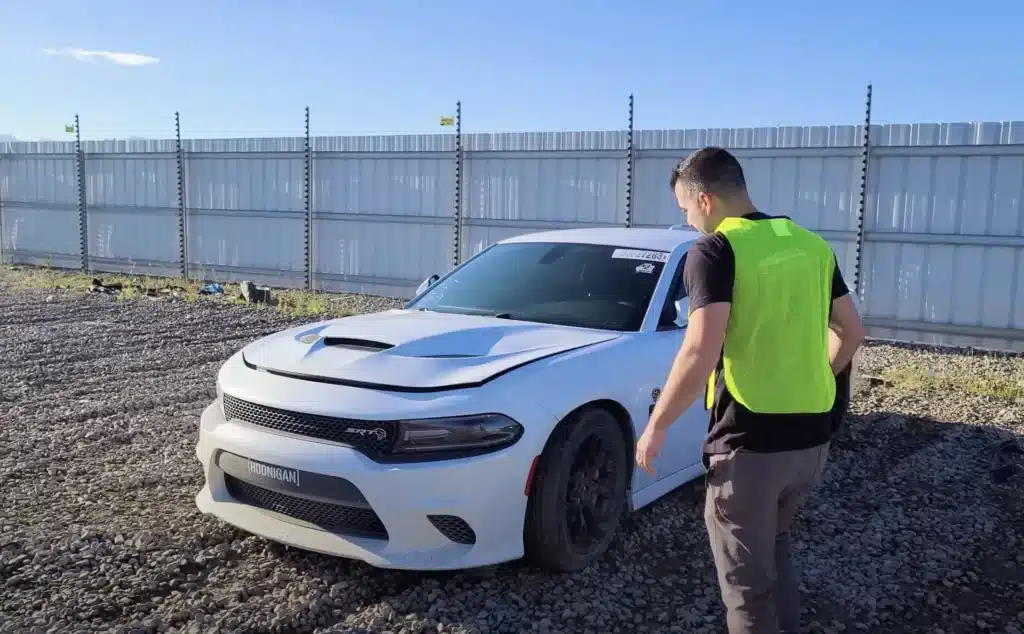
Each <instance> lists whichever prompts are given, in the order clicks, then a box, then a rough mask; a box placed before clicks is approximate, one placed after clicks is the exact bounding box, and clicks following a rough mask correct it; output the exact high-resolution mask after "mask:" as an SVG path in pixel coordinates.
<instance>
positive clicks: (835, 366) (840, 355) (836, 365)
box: [828, 294, 865, 376]
mask: <svg viewBox="0 0 1024 634" xmlns="http://www.w3.org/2000/svg"><path fill="white" fill-rule="evenodd" d="M864 336H865V332H864V325H863V324H862V323H861V320H860V315H859V314H857V307H856V306H855V305H854V303H853V298H852V297H851V296H850V295H849V294H846V295H843V296H842V297H839V298H837V299H835V300H833V302H832V315H831V318H830V320H829V337H828V356H829V362H830V363H831V365H832V374H834V375H836V376H838V375H839V373H840V372H842V371H843V370H845V369H846V368H847V367H848V366H849V365H850V363H851V362H852V361H853V357H854V355H855V354H857V349H858V348H860V345H861V343H863V341H864Z"/></svg>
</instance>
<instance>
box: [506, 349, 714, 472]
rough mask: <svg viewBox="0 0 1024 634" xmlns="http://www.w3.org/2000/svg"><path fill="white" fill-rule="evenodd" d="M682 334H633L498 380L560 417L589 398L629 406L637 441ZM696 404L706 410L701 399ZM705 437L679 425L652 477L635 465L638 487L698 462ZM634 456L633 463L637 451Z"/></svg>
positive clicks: (674, 428)
mask: <svg viewBox="0 0 1024 634" xmlns="http://www.w3.org/2000/svg"><path fill="white" fill-rule="evenodd" d="M681 337H682V331H667V332H656V333H643V332H641V333H630V334H628V335H625V336H623V337H621V338H619V339H616V340H614V341H608V342H604V343H599V344H596V345H594V346H588V347H587V348H584V349H582V350H577V351H572V352H568V353H565V354H561V355H558V356H557V357H554V358H551V359H544V360H541V361H537V362H535V363H532V364H530V365H528V366H526V367H524V368H522V369H520V370H518V371H516V372H514V373H512V374H510V375H508V376H507V377H503V378H502V379H499V381H498V382H500V383H501V385H502V387H503V388H504V389H508V390H509V391H513V392H515V393H518V394H521V395H522V396H523V397H524V398H531V399H535V400H536V402H537V404H538V405H539V406H541V407H543V408H544V409H545V410H546V411H548V412H549V413H550V414H551V415H552V416H553V417H554V418H556V419H558V420H561V419H563V418H564V417H565V416H567V415H568V414H569V413H570V412H572V411H573V410H575V409H577V408H579V407H580V406H581V405H583V404H585V403H590V402H594V401H601V400H611V401H614V402H616V403H618V404H619V405H621V406H622V407H623V408H625V409H626V412H627V413H628V415H629V418H630V422H631V424H632V428H633V429H632V434H633V441H634V443H635V441H636V439H637V438H638V437H639V435H640V433H642V432H643V429H644V426H645V425H646V424H647V421H648V419H649V417H650V411H651V406H652V405H653V404H654V397H655V394H656V392H655V391H656V390H658V391H660V390H661V388H662V386H663V385H664V382H665V377H666V376H667V374H668V369H669V368H670V367H671V365H672V360H673V358H674V357H675V353H676V350H677V349H678V343H677V342H678V341H681ZM694 407H695V408H697V409H699V410H701V411H702V410H703V407H702V405H701V404H699V403H698V404H695V406H694ZM694 411H695V410H694V408H691V409H690V411H688V412H687V414H685V415H684V419H685V420H686V421H687V422H689V421H692V420H693V419H694V416H693V412H694ZM681 422H683V421H681ZM701 438H702V435H701V434H700V433H697V432H696V431H695V430H693V429H690V428H689V427H688V426H687V425H674V426H673V429H672V440H671V441H670V444H669V446H666V448H665V451H663V453H662V454H661V456H660V457H659V459H658V462H657V468H658V471H659V473H658V474H657V476H651V475H649V474H647V473H646V472H645V471H643V470H642V469H638V468H634V473H633V485H632V488H633V491H634V492H636V491H639V490H641V489H643V488H645V487H648V486H651V485H652V484H654V483H655V482H656V481H657V480H658V478H660V477H665V476H668V475H670V474H671V473H674V472H676V471H678V470H680V469H682V468H685V467H686V466H687V465H691V464H693V463H694V462H698V461H699V460H700V439H701ZM629 461H630V463H632V462H633V457H632V456H629Z"/></svg>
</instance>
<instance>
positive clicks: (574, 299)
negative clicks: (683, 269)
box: [408, 242, 668, 331]
mask: <svg viewBox="0 0 1024 634" xmlns="http://www.w3.org/2000/svg"><path fill="white" fill-rule="evenodd" d="M667 259H668V253H667V252H665V251H645V250H637V249H625V248H620V247H614V246H605V245H594V244H572V243H547V242H513V243H507V244H497V245H494V246H492V247H490V248H489V249H487V250H485V251H484V252H483V253H480V254H479V255H478V256H477V257H476V258H474V259H473V260H471V261H469V262H467V263H466V264H465V265H464V266H463V267H462V268H460V269H458V270H457V271H454V272H453V273H452V274H451V275H449V276H448V277H447V278H445V279H443V280H441V281H439V282H435V283H434V285H433V286H432V287H430V289H429V290H428V291H427V292H426V293H424V294H423V296H422V297H420V298H419V299H417V300H415V301H413V302H412V303H410V304H409V306H408V307H409V308H412V309H421V310H430V311H435V312H443V313H464V314H470V315H492V316H496V317H505V318H509V319H518V320H523V321H534V322H542V323H550V324H559V325H566V326H578V327H582V328H598V329H603V330H620V331H635V330H639V329H640V325H641V323H642V322H643V319H644V315H645V314H646V313H647V305H648V303H649V302H650V301H651V296H652V294H653V293H654V287H655V285H656V284H657V282H658V278H659V277H660V276H661V272H662V269H663V268H664V266H665V260H667Z"/></svg>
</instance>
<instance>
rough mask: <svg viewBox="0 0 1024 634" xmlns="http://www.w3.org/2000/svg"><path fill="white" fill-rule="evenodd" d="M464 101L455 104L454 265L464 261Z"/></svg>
mask: <svg viewBox="0 0 1024 634" xmlns="http://www.w3.org/2000/svg"><path fill="white" fill-rule="evenodd" d="M461 230H462V101H461V100H459V101H456V102H455V225H454V230H453V231H452V242H453V244H452V264H453V265H454V266H458V265H459V261H460V260H462V242H461V237H462V236H461V235H460V234H461Z"/></svg>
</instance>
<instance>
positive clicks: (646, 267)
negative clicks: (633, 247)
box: [636, 262, 654, 274]
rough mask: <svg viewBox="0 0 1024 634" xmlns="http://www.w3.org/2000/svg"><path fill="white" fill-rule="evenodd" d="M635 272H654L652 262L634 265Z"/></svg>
mask: <svg viewBox="0 0 1024 634" xmlns="http://www.w3.org/2000/svg"><path fill="white" fill-rule="evenodd" d="M636 272H637V273H647V274H650V273H654V264H652V263H650V262H644V263H643V264H641V265H640V266H638V267H636Z"/></svg>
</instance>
